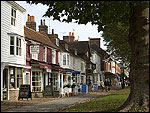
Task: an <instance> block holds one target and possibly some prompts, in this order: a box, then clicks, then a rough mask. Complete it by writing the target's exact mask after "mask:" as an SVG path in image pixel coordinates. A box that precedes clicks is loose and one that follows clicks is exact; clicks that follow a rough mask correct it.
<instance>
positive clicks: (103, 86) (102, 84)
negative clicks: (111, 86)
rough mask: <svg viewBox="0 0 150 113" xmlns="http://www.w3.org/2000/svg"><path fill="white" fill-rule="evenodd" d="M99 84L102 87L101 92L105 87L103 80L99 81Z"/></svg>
mask: <svg viewBox="0 0 150 113" xmlns="http://www.w3.org/2000/svg"><path fill="white" fill-rule="evenodd" d="M100 84H101V88H102V92H103V91H104V88H105V85H104V82H103V81H101V82H100Z"/></svg>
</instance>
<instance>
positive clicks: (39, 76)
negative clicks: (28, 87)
mask: <svg viewBox="0 0 150 113" xmlns="http://www.w3.org/2000/svg"><path fill="white" fill-rule="evenodd" d="M33 72H34V73H35V75H33ZM37 73H38V75H36V74H37ZM36 76H38V77H37V78H38V80H33V77H34V78H35V79H37V78H36ZM33 83H35V84H34V85H33ZM36 83H39V84H38V85H37V84H36ZM34 88H40V90H34ZM41 91H42V76H41V72H40V71H32V92H41Z"/></svg>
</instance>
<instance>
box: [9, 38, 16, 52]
mask: <svg viewBox="0 0 150 113" xmlns="http://www.w3.org/2000/svg"><path fill="white" fill-rule="evenodd" d="M12 37H13V45H12V44H11V39H12ZM9 39H10V41H9V44H10V51H9V53H10V55H15V36H10V38H9ZM11 47H13V54H12V53H11Z"/></svg>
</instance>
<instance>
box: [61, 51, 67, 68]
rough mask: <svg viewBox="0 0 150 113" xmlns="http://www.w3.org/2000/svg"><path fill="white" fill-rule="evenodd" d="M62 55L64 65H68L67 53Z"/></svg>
mask: <svg viewBox="0 0 150 113" xmlns="http://www.w3.org/2000/svg"><path fill="white" fill-rule="evenodd" d="M62 57H63V65H64V66H66V65H67V56H66V54H63V55H62Z"/></svg>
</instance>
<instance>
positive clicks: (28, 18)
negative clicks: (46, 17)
mask: <svg viewBox="0 0 150 113" xmlns="http://www.w3.org/2000/svg"><path fill="white" fill-rule="evenodd" d="M28 22H30V15H29V14H28Z"/></svg>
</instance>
